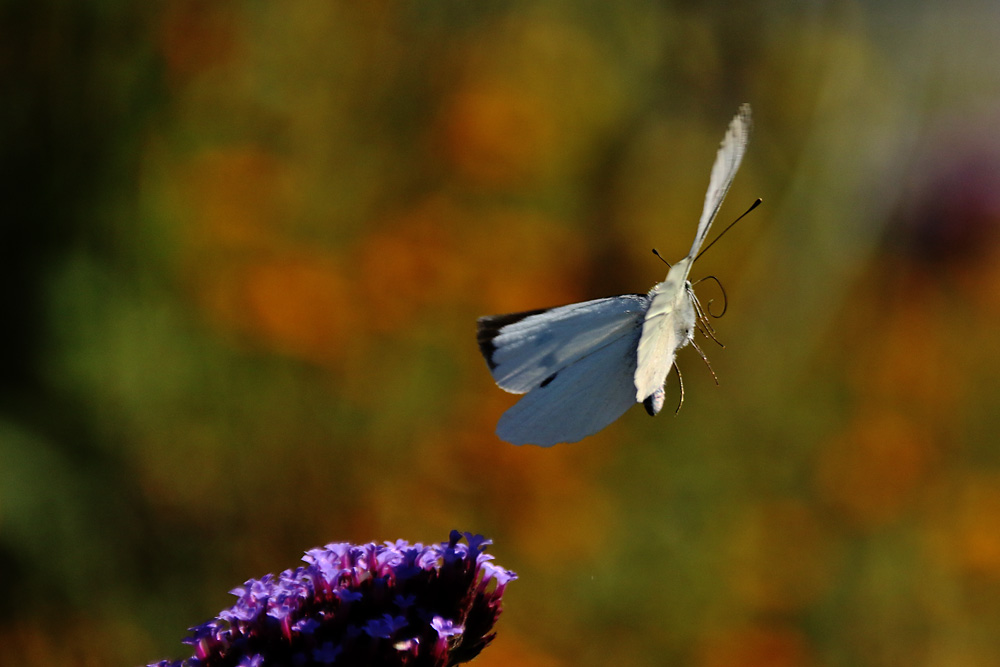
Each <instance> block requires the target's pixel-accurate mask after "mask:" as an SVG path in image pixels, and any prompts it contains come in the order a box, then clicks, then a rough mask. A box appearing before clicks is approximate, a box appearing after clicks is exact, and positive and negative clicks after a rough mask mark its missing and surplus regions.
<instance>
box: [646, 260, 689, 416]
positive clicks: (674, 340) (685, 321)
mask: <svg viewBox="0 0 1000 667" xmlns="http://www.w3.org/2000/svg"><path fill="white" fill-rule="evenodd" d="M691 261H692V258H690V257H685V258H684V259H682V260H681V261H679V262H677V263H676V264H674V265H673V266H672V267H670V271H669V272H667V279H666V280H664V281H663V282H662V283H659V284H658V285H656V286H655V287H654V288H653V289H652V290H651V291H650V293H649V297H650V302H649V309H648V310H647V311H646V315H645V318H644V320H643V323H642V335H641V336H640V338H639V344H638V345H637V346H636V347H637V351H636V356H637V365H636V370H635V400H637V401H644V400H645V399H646V398H648V397H649V396H651V395H652V394H654V393H655V392H656V391H657V390H661V389H663V384H664V383H665V382H666V379H667V373H669V372H670V367H671V366H672V365H673V363H674V357H675V356H676V354H677V350H679V349H680V348H682V347H684V346H685V345H686V344H687V343H688V342H690V340H691V337H692V335H693V331H694V320H695V313H694V304H692V303H691V297H690V296H688V293H687V287H686V286H687V273H688V271H689V270H690V265H691Z"/></svg>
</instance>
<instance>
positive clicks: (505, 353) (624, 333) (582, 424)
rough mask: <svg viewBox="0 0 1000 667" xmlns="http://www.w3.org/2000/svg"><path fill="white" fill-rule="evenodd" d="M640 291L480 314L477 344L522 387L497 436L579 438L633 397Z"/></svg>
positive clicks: (504, 382) (550, 440)
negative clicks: (546, 307) (541, 308)
mask: <svg viewBox="0 0 1000 667" xmlns="http://www.w3.org/2000/svg"><path fill="white" fill-rule="evenodd" d="M648 303H649V301H648V299H647V298H646V297H645V296H643V295H627V296H621V297H612V298H609V299H597V300H595V301H587V302H584V303H578V304H571V305H569V306H562V307H560V308H553V309H550V310H544V311H529V312H528V313H515V314H513V315H499V316H494V317H485V318H480V320H479V344H480V348H481V350H482V352H483V356H485V357H486V361H487V363H488V364H489V365H490V369H491V370H492V372H493V377H494V379H496V381H497V384H499V385H500V386H501V387H502V388H504V389H506V390H507V391H512V392H515V393H525V392H527V395H526V396H524V397H523V398H522V399H521V400H520V401H518V402H517V403H516V404H515V405H514V406H513V407H512V408H510V409H509V410H508V411H507V412H506V413H504V415H503V416H502V417H501V418H500V421H499V423H498V424H497V435H498V436H499V437H500V438H501V439H503V440H506V441H507V442H511V443H513V444H516V445H521V444H528V443H531V444H536V445H542V446H546V447H547V446H550V445H554V444H556V443H559V442H576V441H577V440H580V439H582V438H585V437H586V436H588V435H591V434H593V433H596V432H597V431H600V430H601V429H602V428H604V427H605V426H607V425H608V424H610V423H611V422H613V421H614V420H616V419H617V418H618V417H620V416H621V415H622V414H623V413H624V412H625V411H626V410H628V409H629V407H631V406H632V405H633V404H634V403H635V388H634V385H633V376H634V374H635V364H636V354H635V349H636V345H637V344H638V341H639V336H640V333H641V323H642V319H643V315H644V313H645V310H646V306H647V305H648Z"/></svg>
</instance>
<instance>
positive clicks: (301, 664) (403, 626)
mask: <svg viewBox="0 0 1000 667" xmlns="http://www.w3.org/2000/svg"><path fill="white" fill-rule="evenodd" d="M463 537H464V538H465V540H466V542H467V544H461V543H460V542H459V540H461V539H462V538H463ZM490 543H491V542H490V540H487V539H485V538H483V537H482V536H480V535H472V534H470V533H459V532H458V531H454V530H453V531H452V532H451V537H450V539H449V541H448V542H443V543H441V544H431V545H428V546H424V545H422V544H419V543H417V544H409V543H408V542H405V541H403V540H398V541H396V542H386V543H385V544H384V545H378V544H374V543H371V544H365V545H353V544H347V543H337V544H328V545H326V546H325V547H323V548H322V549H312V550H310V551H307V552H306V555H305V556H304V557H303V559H302V560H304V561H305V562H306V566H305V567H298V568H296V569H294V570H285V571H284V572H282V573H281V574H280V575H278V576H274V575H270V574H269V575H267V576H265V577H263V578H261V579H251V580H249V581H247V582H246V584H244V585H243V586H240V587H239V588H236V589H234V590H233V591H232V593H233V594H234V595H236V596H237V597H238V598H239V599H238V600H237V601H236V604H234V605H233V606H232V607H230V608H229V609H226V610H224V611H222V612H221V613H220V614H219V616H218V617H217V618H215V619H213V620H211V621H208V622H207V623H203V624H201V625H199V626H196V627H194V628H191V635H190V636H189V637H188V638H187V639H185V640H184V642H185V643H186V644H191V645H192V646H194V655H192V656H191V657H190V658H187V659H185V660H180V661H177V662H170V661H166V660H164V661H161V662H159V663H154V664H153V665H150V667H265V666H271V665H286V666H287V667H306V666H311V665H371V666H373V667H377V666H389V665H407V666H412V667H424V666H432V665H433V666H435V667H437V666H441V667H444V666H446V665H457V664H460V663H463V662H467V661H469V660H471V659H472V658H474V657H476V656H477V655H479V652H480V651H482V650H483V649H484V648H485V647H486V646H487V645H488V644H489V643H490V642H491V641H492V640H493V637H494V636H495V635H496V633H495V632H493V626H494V624H495V623H496V621H497V618H498V617H499V616H500V612H501V598H502V597H503V593H504V590H505V589H506V587H507V583H508V582H509V581H511V580H513V579H516V578H517V575H516V574H514V573H513V572H510V571H508V570H505V569H503V568H501V567H498V566H496V565H493V564H492V563H491V562H490V560H492V558H493V556H491V555H489V554H486V553H484V550H485V548H486V545H488V544H490ZM491 581H492V582H495V583H494V585H492V586H490V582H491Z"/></svg>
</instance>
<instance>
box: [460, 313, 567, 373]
mask: <svg viewBox="0 0 1000 667" xmlns="http://www.w3.org/2000/svg"><path fill="white" fill-rule="evenodd" d="M547 310H551V308H538V309H537V310H525V311H522V312H520V313H507V314H506V315H487V316H485V317H480V318H479V319H478V320H476V341H477V342H478V343H479V351H480V352H482V354H483V357H484V358H485V359H486V363H487V364H488V365H489V367H490V370H491V371H492V370H493V369H495V368H496V367H497V365H496V364H495V363H494V362H493V353H494V352H496V350H497V348H496V345H494V344H493V339H494V338H496V337H497V336H499V335H500V332H501V331H502V330H503V328H504V327H506V326H510V325H511V324H514V323H515V322H520V321H521V320H523V319H525V318H527V317H531V316H532V315H538V314H540V313H544V312H545V311H547Z"/></svg>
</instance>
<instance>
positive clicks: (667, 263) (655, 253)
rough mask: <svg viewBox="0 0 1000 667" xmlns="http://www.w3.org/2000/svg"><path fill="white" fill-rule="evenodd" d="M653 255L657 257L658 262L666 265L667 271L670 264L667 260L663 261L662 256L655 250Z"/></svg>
mask: <svg viewBox="0 0 1000 667" xmlns="http://www.w3.org/2000/svg"><path fill="white" fill-rule="evenodd" d="M653 254H654V255H656V256H657V257H659V258H660V261H661V262H663V263H664V264H666V265H667V268H668V269H669V268H670V262H668V261H667V260H665V259H663V255H661V254H660V251H659V250H657V249H656V248H653Z"/></svg>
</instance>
